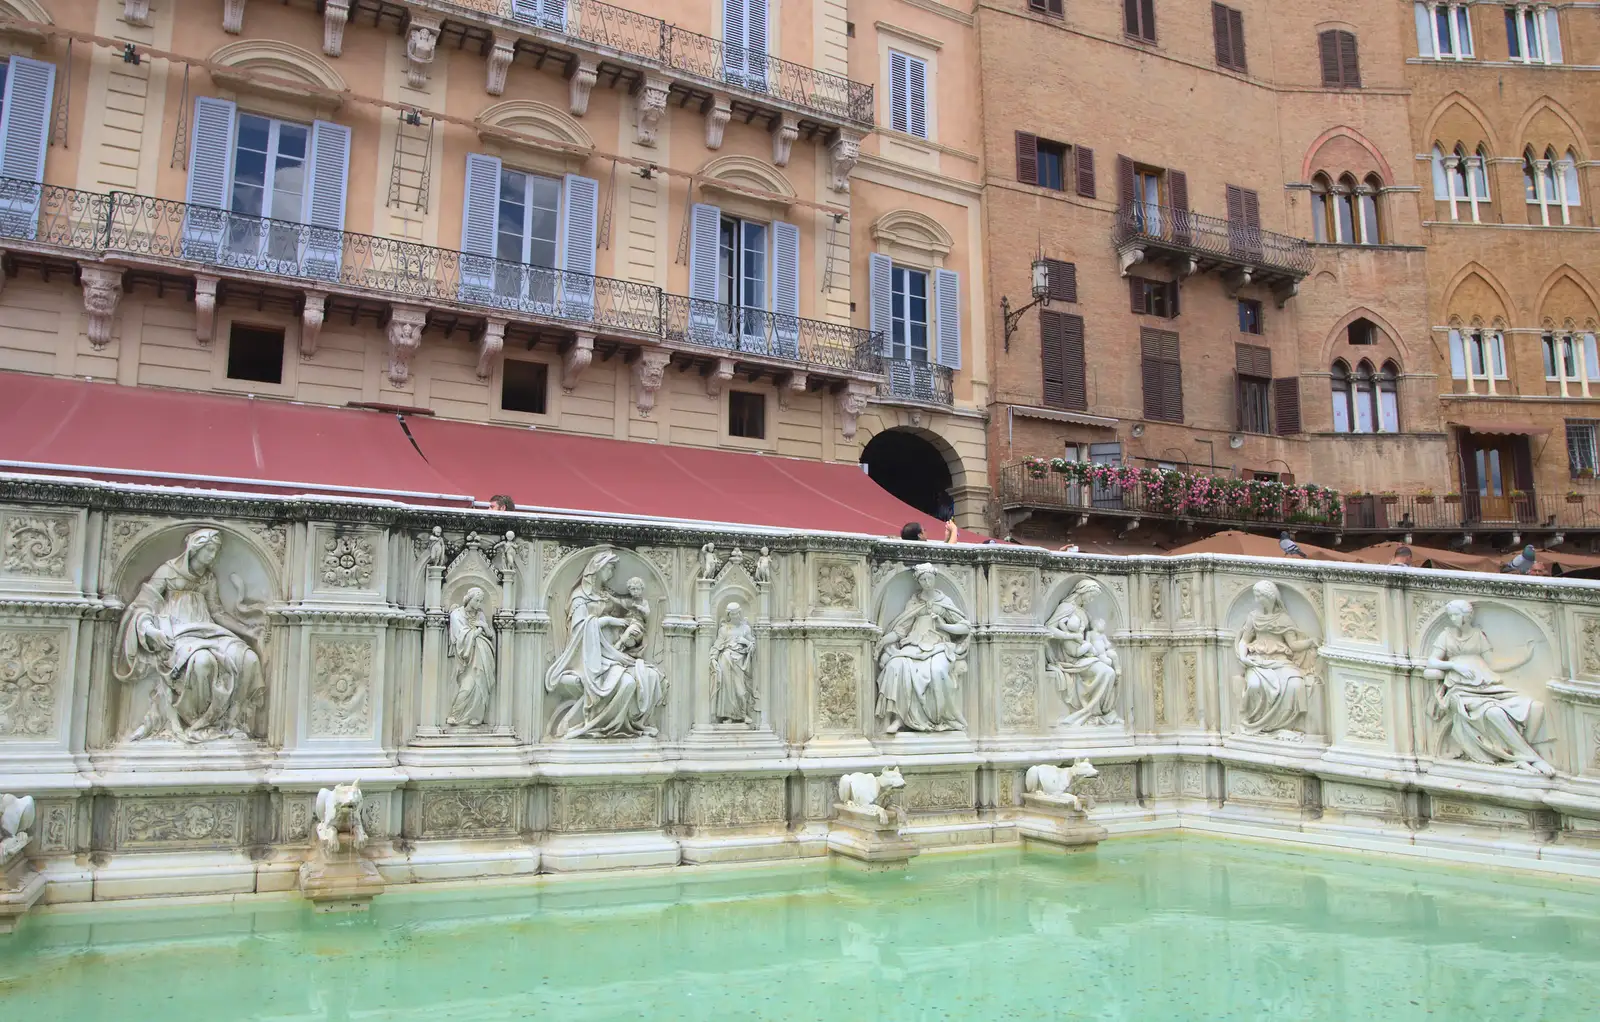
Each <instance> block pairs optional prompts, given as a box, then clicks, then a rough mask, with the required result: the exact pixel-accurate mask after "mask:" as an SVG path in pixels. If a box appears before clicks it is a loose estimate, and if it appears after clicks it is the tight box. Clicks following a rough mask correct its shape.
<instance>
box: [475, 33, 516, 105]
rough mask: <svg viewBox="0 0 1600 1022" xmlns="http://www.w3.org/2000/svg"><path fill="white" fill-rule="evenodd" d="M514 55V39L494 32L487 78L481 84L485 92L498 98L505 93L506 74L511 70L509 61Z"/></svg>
mask: <svg viewBox="0 0 1600 1022" xmlns="http://www.w3.org/2000/svg"><path fill="white" fill-rule="evenodd" d="M516 55H517V40H516V37H515V36H509V35H501V34H500V33H499V32H496V33H495V34H494V49H492V50H490V51H489V77H488V79H487V80H486V81H485V82H484V83H483V88H484V91H485V92H487V93H488V94H489V95H491V96H498V95H501V94H502V93H504V92H505V91H506V72H507V71H510V70H511V61H512V58H514V57H515V56H516Z"/></svg>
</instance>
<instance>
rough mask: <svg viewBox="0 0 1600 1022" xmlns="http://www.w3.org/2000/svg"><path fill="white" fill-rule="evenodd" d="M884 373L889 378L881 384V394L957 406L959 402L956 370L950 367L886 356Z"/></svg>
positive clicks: (931, 403)
mask: <svg viewBox="0 0 1600 1022" xmlns="http://www.w3.org/2000/svg"><path fill="white" fill-rule="evenodd" d="M883 373H884V375H885V376H886V377H887V379H886V380H884V382H882V383H880V384H879V385H878V394H879V395H880V396H881V397H888V398H894V399H896V400H900V401H920V402H922V403H924V404H930V405H953V404H955V402H956V399H955V390H954V382H955V373H954V372H953V371H952V370H951V369H950V367H949V366H942V365H940V364H939V363H937V362H924V361H921V360H918V359H912V358H890V357H887V356H885V357H884V358H883Z"/></svg>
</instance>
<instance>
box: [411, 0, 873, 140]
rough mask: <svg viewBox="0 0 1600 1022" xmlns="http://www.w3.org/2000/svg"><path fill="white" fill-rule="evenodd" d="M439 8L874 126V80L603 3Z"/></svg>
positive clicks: (483, 3)
mask: <svg viewBox="0 0 1600 1022" xmlns="http://www.w3.org/2000/svg"><path fill="white" fill-rule="evenodd" d="M440 6H444V7H457V8H461V9H463V10H469V11H474V12H477V13H480V14H487V15H490V16H493V17H499V18H504V19H505V20H507V21H513V22H516V23H518V24H522V25H527V26H530V27H532V28H534V29H535V30H537V31H540V32H543V33H546V34H549V35H552V36H558V37H563V38H566V39H569V40H573V41H575V42H579V43H587V44H589V45H590V46H594V47H599V48H601V49H603V50H610V51H612V52H615V53H619V54H625V55H627V56H630V57H634V58H637V59H639V60H642V61H646V62H648V63H652V64H656V65H659V66H660V67H663V68H669V69H671V70H674V71H677V72H679V73H680V74H683V75H686V76H688V77H691V78H695V79H698V80H699V81H701V82H704V83H706V84H708V85H711V86H714V87H726V88H735V89H744V90H748V91H750V92H755V93H764V94H766V95H769V96H771V97H773V98H774V99H777V100H781V101H783V102H785V103H790V104H793V105H794V106H797V107H800V108H802V109H805V110H810V111H815V112H816V113H817V114H820V115H822V116H825V117H827V118H829V119H831V120H836V121H848V122H850V123H853V124H855V125H857V126H858V127H860V128H862V129H864V130H871V128H872V125H873V92H872V86H871V85H868V84H866V83H864V82H854V81H851V80H850V79H848V78H845V77H843V76H840V75H836V74H830V73H829V72H827V71H819V70H817V69H816V68H813V67H807V66H805V65H804V64H796V63H793V62H792V61H787V60H781V59H779V58H777V57H773V56H770V55H768V54H765V53H757V52H754V51H751V50H748V49H746V48H745V47H742V46H735V45H730V44H728V43H725V42H723V41H722V40H720V39H715V38H712V37H711V36H708V35H702V34H700V33H699V32H690V31H687V30H685V29H681V28H678V27H677V26H675V25H671V24H668V23H667V22H666V21H663V20H662V19H660V18H653V17H650V16H649V15H647V14H640V13H639V12H637V11H630V10H627V9H625V8H622V7H615V6H613V5H611V4H607V3H601V2H600V0H566V3H565V5H564V10H563V5H562V4H561V3H559V2H555V3H544V4H521V3H514V2H513V0H442V2H441V3H440ZM525 11H534V13H524V12H525Z"/></svg>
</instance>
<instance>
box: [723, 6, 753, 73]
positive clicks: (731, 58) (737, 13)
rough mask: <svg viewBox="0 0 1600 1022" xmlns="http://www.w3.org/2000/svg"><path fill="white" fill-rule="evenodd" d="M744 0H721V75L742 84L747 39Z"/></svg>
mask: <svg viewBox="0 0 1600 1022" xmlns="http://www.w3.org/2000/svg"><path fill="white" fill-rule="evenodd" d="M744 5H745V0H722V76H723V78H725V79H727V80H728V81H730V82H738V83H740V84H743V82H744V77H745V68H746V64H745V43H746V41H747V40H748V39H749V31H748V28H747V25H748V21H747V20H746V18H745V6H744Z"/></svg>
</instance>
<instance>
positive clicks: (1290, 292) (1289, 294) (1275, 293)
mask: <svg viewBox="0 0 1600 1022" xmlns="http://www.w3.org/2000/svg"><path fill="white" fill-rule="evenodd" d="M1299 293H1300V282H1299V281H1298V280H1291V281H1289V282H1288V283H1286V284H1277V285H1275V286H1274V287H1273V288H1272V298H1273V300H1274V301H1276V302H1277V303H1278V308H1280V309H1281V308H1283V307H1284V306H1285V305H1288V304H1289V299H1291V298H1293V297H1294V296H1295V295H1297V294H1299ZM1551 546H1555V544H1554V543H1552V544H1551Z"/></svg>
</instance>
